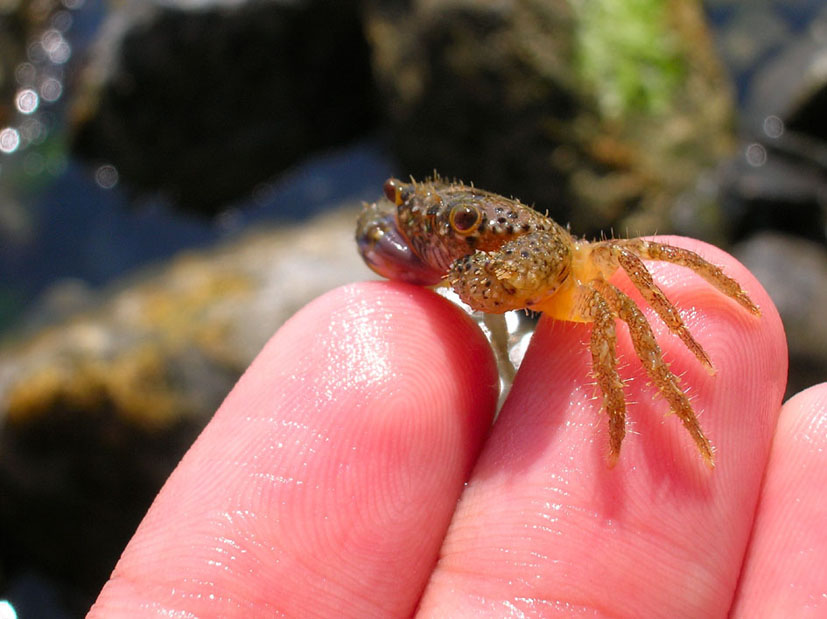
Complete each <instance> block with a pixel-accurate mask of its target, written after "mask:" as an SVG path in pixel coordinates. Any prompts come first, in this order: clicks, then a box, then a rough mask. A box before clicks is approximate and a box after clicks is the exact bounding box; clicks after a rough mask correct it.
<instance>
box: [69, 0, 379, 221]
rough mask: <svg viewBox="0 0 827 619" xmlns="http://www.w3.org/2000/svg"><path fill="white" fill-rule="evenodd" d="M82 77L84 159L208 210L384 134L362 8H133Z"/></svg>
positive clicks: (114, 22)
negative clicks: (338, 147)
mask: <svg viewBox="0 0 827 619" xmlns="http://www.w3.org/2000/svg"><path fill="white" fill-rule="evenodd" d="M84 74H85V77H84V80H83V82H82V86H81V88H80V89H79V91H80V94H79V95H78V96H77V97H76V99H75V100H74V101H73V118H74V136H75V137H74V150H75V152H76V153H78V154H80V156H81V157H82V158H84V159H86V160H88V161H90V162H92V163H93V164H94V165H95V166H98V165H99V164H101V163H106V164H111V165H112V166H114V168H115V169H116V170H117V174H118V175H119V178H120V180H121V181H123V182H124V184H125V185H126V186H127V187H131V188H132V189H133V190H134V191H136V192H138V193H140V194H143V195H153V194H157V193H161V194H163V195H165V196H166V197H168V198H171V199H172V201H173V202H174V203H175V204H177V205H178V206H180V207H182V208H184V209H187V210H190V211H195V212H199V213H208V214H210V213H214V212H216V211H218V210H221V209H222V208H226V206H227V203H228V202H231V201H234V200H239V199H242V198H245V197H248V196H249V195H250V194H251V193H252V190H253V188H254V186H255V185H256V184H257V183H259V182H263V181H265V180H267V179H270V178H271V177H272V176H274V175H275V174H276V173H277V172H279V171H281V170H284V169H285V168H287V167H288V166H290V165H293V164H295V163H296V162H297V161H298V160H299V159H300V158H302V157H305V156H307V155H308V154H309V153H311V152H312V151H313V150H315V149H321V148H324V147H329V146H331V145H335V144H341V143H344V142H345V141H348V140H350V139H352V138H354V137H355V136H357V135H361V134H363V133H364V132H365V131H366V130H367V129H369V128H370V127H371V126H373V124H374V123H375V118H374V113H373V109H374V105H373V97H372V85H371V80H370V67H369V61H368V51H367V46H366V43H365V40H364V37H363V35H362V29H361V25H360V22H359V15H358V11H357V3H356V2H354V1H353V0H345V1H342V2H325V1H323V0H302V1H299V2H280V1H277V0H265V1H254V0H250V1H235V2H227V1H222V0H211V1H201V2H197V3H193V2H189V1H186V0H181V1H178V2H169V1H167V0H153V1H152V2H128V3H124V4H121V5H119V7H118V8H114V7H113V10H112V12H111V14H110V15H109V17H108V19H107V22H106V24H105V25H104V27H103V29H102V33H101V37H100V40H99V41H98V44H97V46H96V49H95V50H94V53H93V54H91V56H90V63H89V64H88V66H87V67H85V70H84Z"/></svg>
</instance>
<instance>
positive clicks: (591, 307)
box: [579, 286, 626, 467]
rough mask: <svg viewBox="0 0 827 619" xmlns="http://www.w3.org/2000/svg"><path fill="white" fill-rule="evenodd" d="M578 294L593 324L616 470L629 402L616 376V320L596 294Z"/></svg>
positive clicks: (593, 344)
mask: <svg viewBox="0 0 827 619" xmlns="http://www.w3.org/2000/svg"><path fill="white" fill-rule="evenodd" d="M579 292H580V294H581V296H582V299H583V305H584V306H585V307H584V308H583V315H584V316H587V317H588V318H590V319H591V320H592V335H591V344H590V348H591V353H592V372H594V377H595V379H596V380H597V384H598V386H599V387H600V390H601V391H602V392H603V406H604V407H605V408H606V412H607V413H608V415H609V467H613V466H614V465H615V464H617V459H618V457H619V456H620V445H621V443H622V442H623V437H625V436H626V398H625V396H624V395H623V381H621V380H620V375H619V374H618V372H617V354H616V352H615V347H616V345H617V336H616V334H615V317H614V314H613V313H612V309H611V308H610V307H609V304H608V303H607V302H606V300H605V299H604V298H603V297H602V296H601V295H600V293H599V292H598V291H597V290H595V289H594V288H587V287H585V286H583V287H581V288H580V289H579Z"/></svg>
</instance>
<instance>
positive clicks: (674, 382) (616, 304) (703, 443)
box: [592, 280, 715, 468]
mask: <svg viewBox="0 0 827 619" xmlns="http://www.w3.org/2000/svg"><path fill="white" fill-rule="evenodd" d="M592 286H593V287H594V288H595V289H596V290H597V291H598V292H599V293H600V295H601V296H602V297H603V298H604V299H606V302H607V303H608V305H609V307H611V308H612V311H613V312H614V313H615V314H617V316H618V317H619V318H620V319H621V320H622V321H623V322H625V323H626V324H627V325H628V326H629V335H630V336H631V338H632V345H633V346H634V348H635V353H637V356H638V358H639V359H640V361H641V363H642V364H643V368H644V369H645V370H646V373H647V374H648V375H649V377H650V378H651V379H652V381H653V382H654V383H655V386H656V387H657V388H658V391H660V394H661V395H662V396H663V397H664V399H665V400H666V401H667V402H668V403H669V406H670V407H671V409H672V412H674V413H675V414H676V415H677V416H678V418H679V419H680V420H681V421H682V422H683V425H684V427H685V428H686V430H687V431H688V432H689V434H690V435H691V436H692V439H693V440H694V441H695V444H696V445H697V446H698V451H700V452H701V456H702V457H703V459H704V460H705V461H706V463H707V465H708V466H709V467H710V468H712V467H714V466H715V461H714V458H713V455H712V445H710V444H709V441H708V440H707V438H706V436H704V433H703V430H701V426H700V424H699V423H698V418H697V417H696V416H695V412H694V411H693V410H692V406H691V405H690V404H689V398H687V397H686V394H685V393H684V392H683V391H682V390H681V388H680V387H679V386H678V377H677V376H675V375H674V374H673V373H672V371H671V370H670V369H669V366H668V365H667V364H666V362H665V361H664V360H663V353H661V350H660V346H658V343H657V340H656V339H655V334H654V333H652V327H650V326H649V323H648V322H647V321H646V317H645V316H644V315H643V312H641V311H640V309H639V308H638V306H637V305H635V302H634V301H632V299H630V298H629V297H627V296H626V295H625V294H623V293H622V292H621V291H620V290H618V289H617V288H615V287H614V286H612V285H611V284H609V283H607V282H605V281H603V280H595V281H594V282H592Z"/></svg>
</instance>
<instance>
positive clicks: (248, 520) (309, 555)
mask: <svg viewBox="0 0 827 619" xmlns="http://www.w3.org/2000/svg"><path fill="white" fill-rule="evenodd" d="M666 241H667V242H673V243H675V244H679V245H681V246H684V247H688V248H690V249H694V250H696V251H699V252H700V253H701V254H702V255H704V256H705V257H707V258H709V259H710V260H712V261H713V262H716V263H718V264H720V265H722V266H723V267H724V269H725V271H726V272H727V273H729V274H730V275H732V276H734V277H735V278H736V279H738V280H739V281H740V282H741V283H742V284H743V285H744V287H745V288H746V289H747V290H748V291H749V293H750V295H751V296H752V298H753V300H754V301H756V302H757V303H758V304H759V305H760V306H761V309H762V312H763V315H762V317H761V318H760V319H756V318H755V317H752V316H750V315H749V314H748V313H747V312H745V311H743V309H742V308H740V307H739V306H737V305H736V304H735V303H734V302H733V301H731V300H729V299H726V298H725V297H723V296H721V295H720V294H719V293H717V292H715V291H714V290H712V289H711V288H710V287H709V286H708V285H707V284H706V283H705V282H703V281H702V280H701V279H700V278H698V277H696V276H694V275H692V274H690V273H689V272H688V271H686V270H685V269H681V268H680V267H675V266H670V265H651V266H652V268H653V271H654V272H655V274H656V279H657V280H658V281H659V282H661V283H662V284H663V287H664V289H665V290H666V293H667V295H669V297H670V299H672V300H673V301H675V302H676V304H677V305H678V307H680V308H681V309H682V313H683V315H684V317H685V319H686V322H687V324H688V326H689V328H690V329H691V331H692V332H693V333H694V335H695V336H696V338H697V339H698V340H699V341H700V342H701V344H702V345H703V346H704V347H705V348H706V350H707V352H708V353H709V355H710V357H711V358H712V360H713V363H714V364H715V366H716V368H717V370H718V373H717V376H715V377H710V376H709V375H707V373H706V372H705V370H704V369H703V368H702V367H701V366H700V365H699V364H698V362H697V360H696V359H695V358H694V357H693V356H692V354H691V353H690V352H689V351H687V350H686V349H685V348H684V347H683V345H682V344H681V342H680V341H679V340H678V339H677V338H676V337H674V336H672V335H671V334H669V333H668V331H667V329H666V328H665V327H664V326H663V325H662V324H661V323H659V322H658V321H657V319H654V318H653V319H652V324H653V326H654V328H655V331H656V334H657V336H658V338H659V341H660V342H661V345H662V347H663V348H664V350H665V354H666V358H667V360H668V361H670V362H671V363H672V369H673V370H674V371H675V372H676V373H678V374H679V375H681V376H683V385H684V386H686V387H687V388H688V389H689V391H690V394H691V396H692V398H693V400H692V401H693V404H694V406H695V407H696V409H697V410H698V411H702V415H701V423H702V425H703V428H704V430H705V431H706V433H707V435H708V436H709V437H710V440H711V441H712V442H713V444H714V445H715V446H716V447H717V449H718V451H717V454H716V463H717V467H716V469H715V470H714V471H710V470H709V469H708V468H707V467H706V466H704V464H703V462H702V461H701V459H700V457H699V456H698V454H697V452H696V449H695V446H694V444H693V443H692V441H691V439H690V438H689V436H688V435H687V434H686V432H685V431H684V430H683V428H682V427H681V425H680V424H679V423H678V421H677V419H675V418H674V417H673V416H666V417H664V413H665V412H666V406H665V404H664V402H663V401H662V400H660V399H659V398H658V399H653V393H652V390H651V388H650V387H649V386H647V380H646V378H645V375H644V374H643V371H642V369H641V367H640V364H639V363H638V362H637V360H636V359H635V357H634V353H633V352H632V348H631V344H630V342H629V339H628V335H627V334H626V331H625V329H623V328H620V329H619V330H618V333H619V337H618V340H619V349H620V359H621V372H622V375H623V376H624V377H625V378H630V379H631V380H630V381H629V382H628V383H627V385H626V387H627V395H628V399H629V402H630V403H631V404H630V406H629V417H630V427H629V430H630V432H629V433H628V435H627V437H626V440H625V442H624V444H623V449H622V452H621V455H620V460H619V462H618V464H617V466H616V467H615V468H614V469H608V468H607V467H606V461H605V457H606V453H607V450H608V441H607V436H606V435H607V427H606V420H605V415H604V414H603V412H602V411H601V410H600V398H599V397H596V396H597V395H598V394H597V393H596V388H595V387H594V385H593V384H592V379H591V378H590V376H589V359H590V357H589V352H588V334H589V326H588V325H583V324H572V323H561V322H554V321H551V320H546V319H543V320H542V321H541V323H540V325H539V328H538V331H537V335H536V336H535V338H534V341H533V342H532V346H531V348H530V350H529V353H528V355H527V357H526V360H525V362H524V364H523V367H522V368H521V370H520V372H519V374H518V377H517V380H516V382H515V384H514V388H513V391H512V393H511V396H510V397H509V400H508V402H507V403H506V405H505V408H504V409H503V411H502V413H501V415H500V417H499V419H498V421H497V423H496V425H495V426H494V427H493V429H490V431H489V424H490V422H491V419H492V415H493V411H494V404H495V399H496V392H495V389H496V388H495V387H494V385H495V384H496V370H495V365H494V361H493V359H492V357H491V353H490V351H489V349H488V347H487V345H486V343H485V341H484V339H483V338H482V336H481V334H480V333H479V331H478V330H477V328H476V326H475V325H474V324H473V323H471V321H470V320H469V319H468V318H467V317H466V316H464V315H463V314H462V313H461V312H460V311H458V310H457V309H456V308H454V307H453V306H452V305H450V304H449V303H448V302H446V301H444V300H443V299H441V298H439V297H438V296H437V295H435V294H434V293H433V292H431V291H429V290H427V289H424V288H419V287H416V286H412V285H408V284H400V283H390V282H377V283H366V284H354V285H351V286H347V287H344V288H340V289H338V290H335V291H333V292H331V293H329V294H327V295H325V296H323V297H321V298H319V299H317V300H316V301H314V302H313V303H311V304H310V305H308V306H307V307H305V308H304V309H302V310H301V311H300V312H299V313H298V314H296V316H294V317H293V318H292V319H291V320H290V321H289V322H288V323H287V324H285V325H284V326H283V327H282V328H281V329H280V330H279V331H278V333H276V335H275V336H274V337H273V338H272V339H271V341H270V342H269V343H268V344H267V346H266V347H265V348H264V350H263V351H262V352H261V354H260V355H259V356H258V358H257V359H256V360H255V361H254V363H253V364H252V365H251V366H250V368H249V369H248V371H247V373H246V374H245V375H244V376H243V377H242V379H241V380H240V381H239V383H238V384H237V385H236V387H235V389H234V390H233V391H232V393H231V394H230V395H229V397H228V398H227V400H226V401H225V402H224V404H223V405H222V406H221V408H220V409H219V411H218V412H217V413H216V415H215V418H214V419H213V421H212V422H211V423H210V424H209V425H208V426H207V428H206V429H205V430H204V432H203V434H202V435H201V436H200V437H199V439H198V440H197V441H196V443H195V445H193V447H192V448H191V449H190V451H189V453H187V455H186V456H185V457H184V459H183V460H182V461H181V463H180V465H179V466H178V468H177V469H176V471H175V472H174V473H173V475H172V476H171V477H170V479H169V480H168V482H167V484H166V485H165V486H164V488H163V489H162V490H161V492H160V494H159V495H158V497H157V499H156V501H155V503H154V504H153V506H152V507H151V509H150V510H149V512H148V514H147V516H146V517H145V519H144V521H143V523H142V524H141V526H140V528H139V529H138V531H137V532H136V534H135V536H134V538H133V539H132V541H131V542H130V543H129V545H128V546H127V548H126V550H125V551H124V554H123V556H122V558H121V560H120V562H119V563H118V565H117V566H116V568H115V571H114V572H113V574H112V577H111V580H110V581H109V582H108V583H107V585H106V586H105V587H104V589H103V591H102V592H101V594H100V597H99V599H98V601H97V603H96V605H95V606H94V607H93V609H92V611H91V613H90V616H91V617H113V616H125V615H133V616H134V615H135V613H140V614H141V615H142V616H152V615H158V616H180V617H186V616H239V617H242V616H243V617H253V616H267V617H269V616H278V615H279V614H283V615H285V616H331V617H333V616H336V617H342V616H352V617H372V616H376V617H389V616H409V615H411V614H412V613H414V612H415V611H417V610H418V613H419V614H420V615H422V616H431V615H439V616H450V617H457V616H469V615H472V614H473V615H475V616H476V615H483V616H486V615H487V616H495V617H502V616H507V615H512V614H513V615H519V614H520V613H529V614H543V615H545V614H561V615H564V616H568V615H571V614H577V613H583V614H612V615H617V616H708V617H713V616H725V615H726V614H727V612H729V611H731V612H732V613H733V616H736V617H740V616H744V617H750V616H755V615H756V609H762V610H766V609H767V608H772V609H773V610H774V611H776V614H778V616H785V615H787V616H790V614H791V613H794V611H800V609H801V608H803V607H804V606H803V605H805V604H809V605H810V606H809V608H810V609H812V612H813V614H818V612H819V608H820V610H821V612H822V613H823V612H824V610H825V604H827V601H825V598H824V593H825V590H827V584H826V583H827V535H825V533H824V527H823V526H821V525H823V522H824V521H825V516H826V515H827V514H825V509H827V508H825V506H824V505H825V504H824V501H823V499H822V496H823V488H824V486H825V482H827V473H825V471H827V466H825V464H827V462H825V459H827V455H825V454H827V450H825V443H827V432H825V431H824V428H825V425H827V385H822V386H820V387H815V388H813V389H810V390H808V391H807V392H805V393H803V394H800V395H799V396H797V397H796V398H793V399H792V400H790V401H789V402H788V403H787V404H786V405H785V406H784V408H783V409H782V408H781V397H782V394H783V389H784V383H785V380H786V358H787V354H786V345H785V341H784V334H783V330H782V327H781V323H780V320H779V318H778V315H777V313H776V311H775V309H774V307H773V306H772V303H771V302H770V300H769V299H768V298H767V296H766V294H765V293H764V291H763V290H762V289H761V287H760V285H759V284H758V283H757V282H756V281H755V279H754V278H752V276H751V275H750V274H749V273H748V272H747V271H746V270H745V269H744V268H743V267H742V266H741V265H739V264H738V263H736V262H735V261H734V260H733V259H732V258H731V257H729V256H727V255H726V254H724V253H723V252H721V251H720V250H717V249H715V248H713V247H710V246H707V245H703V244H701V243H699V242H696V241H690V240H689V239H681V238H670V239H666ZM613 281H614V282H615V283H617V284H618V285H619V286H620V287H621V288H622V289H623V290H625V291H626V292H627V293H628V294H630V295H631V296H632V297H633V298H635V299H639V296H638V295H637V294H636V293H635V291H634V290H632V287H631V285H630V283H629V282H628V280H627V279H626V277H625V276H624V275H622V274H618V275H617V276H616V277H615V278H614V280H613ZM645 311H646V313H647V316H649V317H650V318H651V317H652V316H653V313H652V312H651V311H650V310H649V309H648V308H646V309H645ZM779 413H780V414H781V422H780V423H779V425H778V431H777V433H776V434H775V442H774V443H773V433H774V428H775V427H776V419H777V418H778V415H779ZM765 469H766V471H767V475H766V478H764V472H765ZM466 482H467V486H466V485H464V484H466ZM762 483H763V485H762ZM759 497H760V501H759ZM458 500H459V502H458ZM769 604H772V606H768V605H769ZM818 604H821V607H818V606H817V605H818ZM138 609H140V610H138ZM797 616H800V615H797Z"/></svg>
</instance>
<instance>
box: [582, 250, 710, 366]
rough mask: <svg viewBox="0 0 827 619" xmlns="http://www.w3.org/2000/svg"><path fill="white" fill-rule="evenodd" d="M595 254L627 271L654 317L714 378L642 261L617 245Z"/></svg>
mask: <svg viewBox="0 0 827 619" xmlns="http://www.w3.org/2000/svg"><path fill="white" fill-rule="evenodd" d="M594 253H595V254H597V256H595V257H599V258H602V259H603V260H604V261H608V262H609V263H610V265H612V266H614V265H617V266H620V267H621V268H622V269H623V270H624V271H626V274H627V275H628V276H629V279H630V280H632V283H633V284H634V286H635V288H637V289H638V291H639V292H640V294H641V295H642V296H643V298H644V299H646V302H647V303H648V304H649V305H650V306H651V307H652V309H654V310H655V312H656V313H657V315H658V316H660V319H661V320H662V321H663V322H664V324H666V326H667V327H669V330H670V331H672V333H674V334H675V335H677V336H678V337H679V338H681V341H683V343H684V344H685V345H686V347H687V348H688V349H689V350H691V351H692V354H694V355H695V356H696V357H697V358H698V361H700V362H701V364H703V366H704V367H705V368H706V370H707V372H709V373H710V374H714V373H715V368H713V367H712V361H711V360H710V358H709V356H708V355H707V354H706V351H705V350H704V349H703V347H702V346H701V345H700V344H699V343H698V342H697V341H696V340H695V338H694V337H693V336H692V333H690V332H689V329H687V328H686V325H685V324H684V323H683V319H682V318H681V315H680V313H679V312H678V308H676V307H675V306H674V305H673V304H672V302H671V301H670V300H669V299H667V298H666V295H665V294H664V293H663V290H661V289H660V287H659V286H658V285H657V284H656V283H655V280H654V279H653V278H652V274H651V273H649V269H647V268H646V265H645V264H643V261H642V260H641V259H640V258H638V257H637V255H636V254H635V253H634V252H633V251H632V250H629V249H625V248H622V247H617V246H616V245H615V246H612V245H608V244H607V245H601V246H600V247H597V248H595V250H594Z"/></svg>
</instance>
